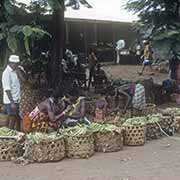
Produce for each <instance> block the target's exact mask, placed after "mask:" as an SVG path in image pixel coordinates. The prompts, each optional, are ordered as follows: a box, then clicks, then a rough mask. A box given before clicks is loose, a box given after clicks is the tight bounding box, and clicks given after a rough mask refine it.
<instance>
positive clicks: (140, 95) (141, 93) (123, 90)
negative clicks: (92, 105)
mask: <svg viewBox="0 0 180 180" xmlns="http://www.w3.org/2000/svg"><path fill="white" fill-rule="evenodd" d="M107 93H108V94H109V95H110V96H111V97H112V98H114V100H115V101H116V102H115V104H116V105H115V107H116V108H115V109H116V111H117V110H118V109H119V102H118V99H119V96H124V97H125V98H126V102H125V106H124V109H123V113H124V114H125V113H126V111H127V109H128V108H130V109H131V110H132V109H133V108H136V109H139V110H142V109H143V108H144V107H145V105H146V100H145V89H144V86H143V85H141V84H135V83H129V84H125V85H123V86H119V87H115V88H114V87H108V89H107Z"/></svg>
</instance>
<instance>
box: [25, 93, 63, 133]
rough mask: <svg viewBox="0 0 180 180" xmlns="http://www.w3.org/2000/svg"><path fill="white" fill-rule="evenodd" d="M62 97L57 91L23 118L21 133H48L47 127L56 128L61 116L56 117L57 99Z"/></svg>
mask: <svg viewBox="0 0 180 180" xmlns="http://www.w3.org/2000/svg"><path fill="white" fill-rule="evenodd" d="M59 97H62V96H61V94H60V93H59V92H58V91H55V92H54V93H53V94H52V96H51V97H49V98H47V99H46V100H44V101H43V102H41V103H40V104H39V105H37V106H36V107H35V109H34V110H33V111H32V112H31V113H29V114H28V115H26V116H25V117H24V118H23V131H24V132H25V133H29V132H44V133H47V132H48V128H49V127H53V128H54V129H57V128H58V124H57V123H58V122H57V121H58V120H59V119H60V118H61V117H62V114H61V113H59V115H56V109H57V107H58V105H59V104H58V99H59Z"/></svg>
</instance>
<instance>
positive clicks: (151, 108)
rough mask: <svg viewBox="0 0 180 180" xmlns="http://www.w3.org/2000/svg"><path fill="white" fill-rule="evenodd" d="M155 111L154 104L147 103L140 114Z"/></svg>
mask: <svg viewBox="0 0 180 180" xmlns="http://www.w3.org/2000/svg"><path fill="white" fill-rule="evenodd" d="M155 111H156V105H155V104H151V103H148V104H146V107H145V109H144V110H143V111H142V115H148V114H154V113H155Z"/></svg>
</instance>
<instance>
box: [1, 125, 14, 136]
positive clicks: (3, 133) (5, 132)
mask: <svg viewBox="0 0 180 180" xmlns="http://www.w3.org/2000/svg"><path fill="white" fill-rule="evenodd" d="M16 135H17V131H14V130H11V129H8V128H6V127H1V128H0V136H16Z"/></svg>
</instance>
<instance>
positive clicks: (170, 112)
mask: <svg viewBox="0 0 180 180" xmlns="http://www.w3.org/2000/svg"><path fill="white" fill-rule="evenodd" d="M162 113H163V114H164V115H176V114H179V115H180V108H176V107H173V108H166V109H165V110H162Z"/></svg>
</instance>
